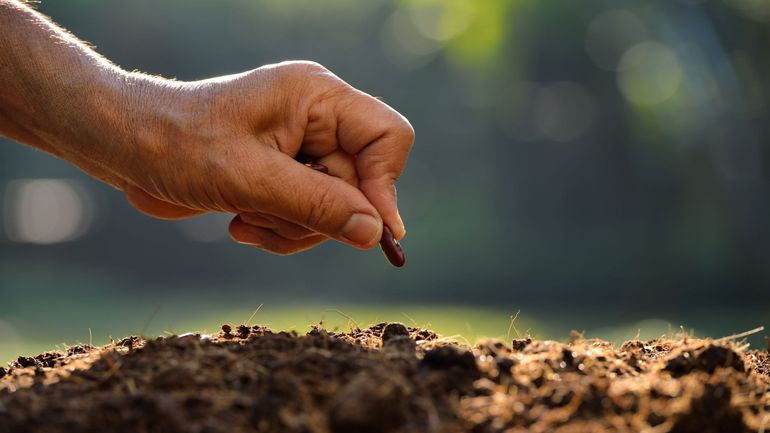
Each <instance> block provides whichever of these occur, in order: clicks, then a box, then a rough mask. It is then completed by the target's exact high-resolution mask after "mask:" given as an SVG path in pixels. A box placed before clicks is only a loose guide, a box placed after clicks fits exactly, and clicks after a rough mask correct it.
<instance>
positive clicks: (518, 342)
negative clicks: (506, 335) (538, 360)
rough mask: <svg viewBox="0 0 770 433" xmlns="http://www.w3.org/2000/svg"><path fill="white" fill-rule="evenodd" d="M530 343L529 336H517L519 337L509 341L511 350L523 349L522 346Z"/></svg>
mask: <svg viewBox="0 0 770 433" xmlns="http://www.w3.org/2000/svg"><path fill="white" fill-rule="evenodd" d="M531 343H532V339H531V338H529V337H527V338H519V339H516V338H514V339H513V341H511V348H512V349H513V350H518V351H521V350H524V348H525V347H527V346H528V345H530V344H531Z"/></svg>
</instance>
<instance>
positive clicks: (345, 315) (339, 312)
mask: <svg viewBox="0 0 770 433" xmlns="http://www.w3.org/2000/svg"><path fill="white" fill-rule="evenodd" d="M326 311H331V312H332V313H337V314H339V315H340V316H342V317H344V318H346V319H348V320H349V321H351V322H353V324H354V325H355V326H356V329H361V327H360V326H358V323H357V322H356V321H355V320H353V318H352V317H350V316H348V315H347V314H345V313H343V312H342V311H340V310H338V309H336V308H328V309H326ZM348 326H350V324H348Z"/></svg>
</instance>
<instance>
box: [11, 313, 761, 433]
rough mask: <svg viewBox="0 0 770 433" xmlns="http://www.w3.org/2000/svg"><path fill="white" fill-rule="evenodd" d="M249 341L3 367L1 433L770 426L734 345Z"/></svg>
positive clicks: (421, 336)
mask: <svg viewBox="0 0 770 433" xmlns="http://www.w3.org/2000/svg"><path fill="white" fill-rule="evenodd" d="M244 326H245V325H244ZM246 329H248V332H246V330H245V329H243V328H242V327H240V326H239V327H238V328H236V332H235V333H233V328H232V327H230V326H228V325H226V326H223V327H222V331H223V332H221V333H218V334H215V335H212V336H210V338H203V336H202V335H199V334H187V335H185V334H182V335H180V336H178V337H168V338H157V339H153V340H144V339H141V338H139V337H128V338H126V339H122V340H119V341H117V342H115V343H113V344H109V345H107V346H104V347H101V348H90V347H85V346H83V347H82V348H81V349H74V350H69V351H67V353H59V352H46V353H43V354H40V355H38V356H36V357H20V358H19V359H17V360H16V361H14V362H12V363H10V365H9V368H7V369H4V368H0V433H16V432H23V433H34V432H44V433H79V432H88V433H90V432H102V431H110V432H118V433H122V432H126V433H128V432H131V433H150V432H153V433H154V432H169V433H190V432H200V433H220V432H221V433H226V432H290V433H346V432H374V433H412V432H414V433H416V432H430V433H433V432H435V433H444V432H446V433H460V432H472V433H524V432H533V433H546V432H557V433H569V432H622V433H630V432H640V431H647V432H656V433H688V432H705V433H712V432H713V433H716V432H731V433H732V432H738V433H745V432H758V431H760V430H762V429H766V428H767V426H768V423H769V422H770V391H769V390H770V375H769V374H770V354H768V353H767V352H765V351H761V352H759V351H746V350H745V348H744V347H742V346H740V345H738V344H734V343H730V342H725V341H717V342H714V341H710V340H698V339H693V338H687V339H677V340H664V339H658V340H650V341H630V342H626V343H625V344H623V345H622V346H621V348H620V349H617V348H615V347H614V346H613V345H611V344H609V343H607V342H603V341H599V340H585V339H584V338H583V337H582V336H580V338H574V339H572V341H570V342H569V343H561V342H556V341H537V340H534V341H533V340H529V339H522V340H514V342H516V341H520V343H518V344H514V346H515V347H512V346H509V345H507V344H504V343H503V342H500V341H495V340H489V341H485V342H481V343H479V344H478V345H477V346H476V347H474V348H469V347H465V346H461V345H457V344H454V343H451V342H448V341H446V340H442V339H439V338H438V336H437V335H436V334H435V333H433V332H431V331H428V330H421V329H417V328H412V327H406V326H404V325H402V324H388V323H382V324H378V325H374V326H372V327H370V328H368V329H355V330H352V331H350V332H345V333H335V332H332V331H327V330H324V329H322V328H319V327H314V328H313V329H312V330H311V331H310V332H308V333H307V334H306V335H299V334H297V333H294V332H290V333H289V332H272V331H270V330H269V329H267V328H264V327H260V326H253V327H251V328H249V327H246ZM207 337H208V336H207ZM73 347H75V346H73ZM71 349H72V348H71Z"/></svg>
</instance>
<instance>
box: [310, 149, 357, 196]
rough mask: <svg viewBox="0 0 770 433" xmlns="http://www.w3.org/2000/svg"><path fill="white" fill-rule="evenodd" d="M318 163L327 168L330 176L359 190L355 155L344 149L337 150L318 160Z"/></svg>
mask: <svg viewBox="0 0 770 433" xmlns="http://www.w3.org/2000/svg"><path fill="white" fill-rule="evenodd" d="M316 162H317V163H318V164H322V165H324V166H326V167H327V168H328V170H329V175H330V176H334V177H338V178H340V179H342V180H344V181H345V182H347V183H348V184H349V185H352V186H354V187H356V188H358V173H357V172H356V159H355V157H354V156H353V155H351V154H349V153H347V152H345V151H344V150H342V149H337V150H335V151H334V152H332V153H330V154H328V155H326V156H323V157H321V158H318V159H317V160H316Z"/></svg>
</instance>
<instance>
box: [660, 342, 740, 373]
mask: <svg viewBox="0 0 770 433" xmlns="http://www.w3.org/2000/svg"><path fill="white" fill-rule="evenodd" d="M719 367H723V368H732V369H734V370H736V371H744V369H745V367H744V363H743V356H741V355H739V354H738V353H736V352H735V351H734V350H733V349H732V348H730V347H725V346H717V345H714V344H704V343H703V342H696V343H695V344H694V345H688V346H684V347H681V348H677V349H676V350H675V351H673V352H671V354H670V355H669V357H668V358H667V360H666V366H665V368H664V370H666V371H669V372H671V375H672V376H674V377H680V376H683V375H685V374H688V373H690V372H692V371H693V370H700V371H705V372H707V373H709V374H711V373H714V370H716V369H717V368H719Z"/></svg>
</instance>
